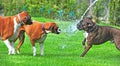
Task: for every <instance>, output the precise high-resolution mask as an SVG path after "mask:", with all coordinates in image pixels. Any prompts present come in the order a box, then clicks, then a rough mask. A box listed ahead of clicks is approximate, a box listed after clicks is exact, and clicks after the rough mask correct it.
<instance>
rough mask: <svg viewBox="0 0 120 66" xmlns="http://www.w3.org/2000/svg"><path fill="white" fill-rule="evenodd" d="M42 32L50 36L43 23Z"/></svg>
mask: <svg viewBox="0 0 120 66" xmlns="http://www.w3.org/2000/svg"><path fill="white" fill-rule="evenodd" d="M42 30H43V31H44V33H45V34H48V32H47V31H46V29H45V26H44V23H42Z"/></svg>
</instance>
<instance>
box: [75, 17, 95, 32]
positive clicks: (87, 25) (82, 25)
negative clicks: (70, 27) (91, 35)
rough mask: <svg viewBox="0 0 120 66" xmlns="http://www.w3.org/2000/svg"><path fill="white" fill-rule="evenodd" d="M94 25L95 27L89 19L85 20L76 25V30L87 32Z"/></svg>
mask: <svg viewBox="0 0 120 66" xmlns="http://www.w3.org/2000/svg"><path fill="white" fill-rule="evenodd" d="M94 25H95V23H94V22H93V21H92V19H91V18H85V19H83V20H81V21H80V22H79V23H78V24H77V28H78V30H85V31H87V30H89V29H91V28H92V27H93V26H94Z"/></svg>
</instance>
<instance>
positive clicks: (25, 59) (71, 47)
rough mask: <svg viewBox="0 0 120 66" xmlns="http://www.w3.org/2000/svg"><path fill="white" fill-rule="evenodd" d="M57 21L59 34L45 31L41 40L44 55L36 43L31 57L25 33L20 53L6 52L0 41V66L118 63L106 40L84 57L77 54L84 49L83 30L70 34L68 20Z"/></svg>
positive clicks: (112, 65) (118, 55)
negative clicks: (45, 34)
mask: <svg viewBox="0 0 120 66" xmlns="http://www.w3.org/2000/svg"><path fill="white" fill-rule="evenodd" d="M33 19H37V20H38V21H42V20H39V19H38V18H33ZM51 21H52V20H51ZM57 23H58V24H59V26H60V27H61V28H62V30H63V32H62V33H61V34H59V35H57V34H48V36H47V39H46V40H45V42H44V50H45V55H44V56H40V50H39V49H40V47H39V44H36V48H37V56H35V57H33V56H32V46H31V43H30V41H29V38H28V36H27V35H26V38H25V42H24V44H23V46H22V47H21V54H20V55H18V54H15V55H8V54H7V53H8V52H7V51H8V50H7V48H6V46H5V44H4V43H3V42H2V41H0V66H120V51H118V50H117V49H116V48H115V46H114V44H113V43H111V42H109V41H108V42H106V43H104V44H102V45H97V46H95V45H94V46H93V47H92V48H91V49H90V50H89V51H88V53H87V54H86V56H85V57H80V54H81V53H82V51H83V47H82V44H81V42H82V40H83V38H84V36H83V31H76V32H74V33H69V32H67V28H68V26H69V24H71V23H70V22H62V23H61V21H60V22H57ZM65 31H66V33H65ZM17 43H18V41H17V42H16V43H15V47H16V45H17ZM62 46H65V47H64V48H62Z"/></svg>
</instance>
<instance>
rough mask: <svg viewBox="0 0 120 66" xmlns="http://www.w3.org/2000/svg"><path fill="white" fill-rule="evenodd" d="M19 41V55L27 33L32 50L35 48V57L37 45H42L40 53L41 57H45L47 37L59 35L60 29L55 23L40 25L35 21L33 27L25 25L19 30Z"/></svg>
mask: <svg viewBox="0 0 120 66" xmlns="http://www.w3.org/2000/svg"><path fill="white" fill-rule="evenodd" d="M19 31H20V32H19V36H18V37H19V39H20V42H19V44H18V45H17V53H18V54H19V53H20V47H21V46H22V44H23V42H24V38H25V34H24V33H25V32H26V34H27V35H28V36H29V38H30V41H31V44H32V48H33V56H36V47H35V43H39V44H40V51H41V55H44V48H43V43H44V41H45V39H46V37H47V34H48V33H55V34H59V33H60V31H61V30H60V29H59V27H58V25H57V24H56V23H55V22H47V23H40V22H37V21H33V24H32V25H25V26H23V27H21V28H20V30H19Z"/></svg>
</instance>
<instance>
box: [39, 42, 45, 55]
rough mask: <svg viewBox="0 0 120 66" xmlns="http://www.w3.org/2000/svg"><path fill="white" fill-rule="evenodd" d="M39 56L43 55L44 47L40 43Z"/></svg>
mask: <svg viewBox="0 0 120 66" xmlns="http://www.w3.org/2000/svg"><path fill="white" fill-rule="evenodd" d="M40 54H41V55H42V56H43V55H44V46H43V43H40Z"/></svg>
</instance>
